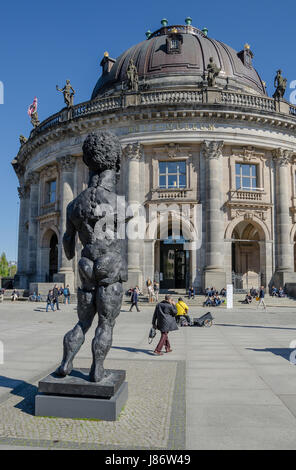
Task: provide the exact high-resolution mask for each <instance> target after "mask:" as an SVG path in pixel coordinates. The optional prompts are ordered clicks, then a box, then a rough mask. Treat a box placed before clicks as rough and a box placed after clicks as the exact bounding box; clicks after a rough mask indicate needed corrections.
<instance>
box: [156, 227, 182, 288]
mask: <svg viewBox="0 0 296 470" xmlns="http://www.w3.org/2000/svg"><path fill="white" fill-rule="evenodd" d="M186 242H187V240H186V239H185V238H184V237H183V235H182V234H181V236H180V237H179V238H177V239H174V238H173V235H172V231H171V230H169V232H168V237H167V239H166V240H157V241H156V243H155V262H156V270H159V273H160V274H159V284H160V289H186V288H188V287H189V279H190V251H189V250H186V249H185V244H186Z"/></svg>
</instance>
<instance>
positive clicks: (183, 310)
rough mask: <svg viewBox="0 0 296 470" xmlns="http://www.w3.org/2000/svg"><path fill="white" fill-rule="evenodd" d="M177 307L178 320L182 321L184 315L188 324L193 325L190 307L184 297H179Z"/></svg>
mask: <svg viewBox="0 0 296 470" xmlns="http://www.w3.org/2000/svg"><path fill="white" fill-rule="evenodd" d="M176 308H177V315H176V322H177V323H180V320H181V317H184V318H185V319H186V321H187V323H188V325H191V319H190V317H189V315H188V311H189V307H188V305H187V304H186V303H185V302H184V300H183V299H182V297H179V299H178V302H177V303H176Z"/></svg>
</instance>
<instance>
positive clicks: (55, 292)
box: [52, 284, 60, 310]
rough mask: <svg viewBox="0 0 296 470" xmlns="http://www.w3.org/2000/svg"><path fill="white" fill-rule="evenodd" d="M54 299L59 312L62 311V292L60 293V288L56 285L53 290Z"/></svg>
mask: <svg viewBox="0 0 296 470" xmlns="http://www.w3.org/2000/svg"><path fill="white" fill-rule="evenodd" d="M52 292H53V298H54V303H55V304H56V306H57V310H60V307H59V295H60V291H59V288H58V285H57V284H55V286H54V288H53V291H52Z"/></svg>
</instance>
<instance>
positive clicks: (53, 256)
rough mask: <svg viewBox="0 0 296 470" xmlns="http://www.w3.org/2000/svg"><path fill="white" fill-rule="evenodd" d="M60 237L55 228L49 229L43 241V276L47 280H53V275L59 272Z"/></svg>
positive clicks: (41, 270) (41, 272) (41, 271)
mask: <svg viewBox="0 0 296 470" xmlns="http://www.w3.org/2000/svg"><path fill="white" fill-rule="evenodd" d="M58 243H59V241H58V237H57V234H56V232H55V231H54V230H52V229H48V230H47V231H46V232H45V233H44V235H43V237H42V243H41V269H40V274H41V278H42V279H43V280H44V281H45V282H53V276H54V274H56V273H57V272H58V257H59V255H58V253H59V250H58Z"/></svg>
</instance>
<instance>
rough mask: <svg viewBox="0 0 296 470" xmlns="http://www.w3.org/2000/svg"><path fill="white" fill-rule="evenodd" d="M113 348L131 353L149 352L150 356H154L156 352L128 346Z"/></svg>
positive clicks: (113, 347)
mask: <svg viewBox="0 0 296 470" xmlns="http://www.w3.org/2000/svg"><path fill="white" fill-rule="evenodd" d="M112 349H120V350H122V351H128V352H131V353H138V352H140V353H144V354H147V355H148V356H154V353H153V352H152V351H151V350H150V349H137V348H126V347H120V346H112Z"/></svg>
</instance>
